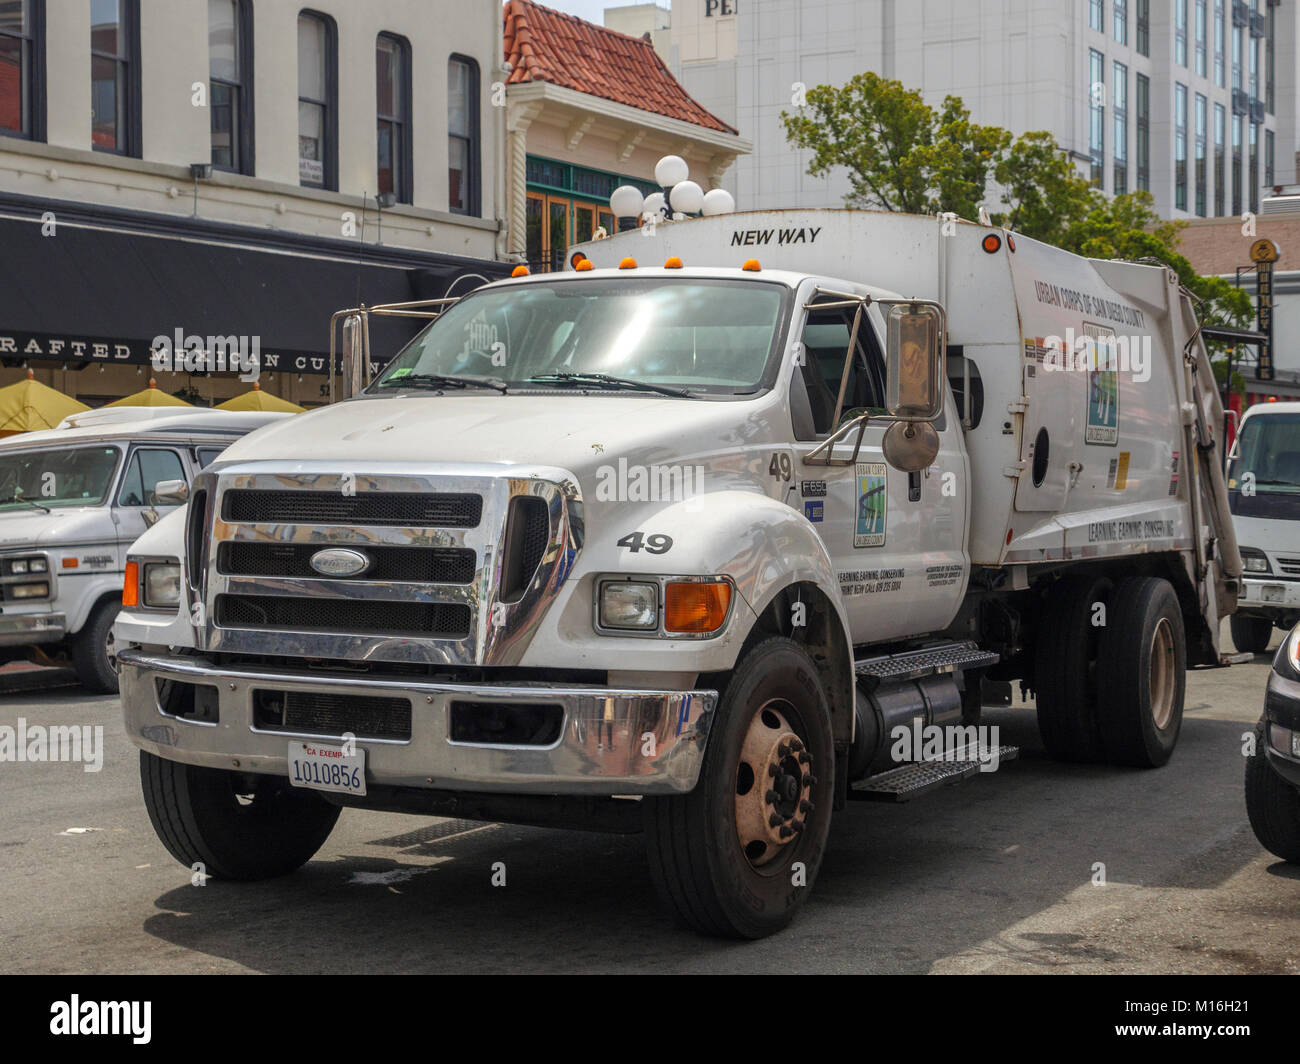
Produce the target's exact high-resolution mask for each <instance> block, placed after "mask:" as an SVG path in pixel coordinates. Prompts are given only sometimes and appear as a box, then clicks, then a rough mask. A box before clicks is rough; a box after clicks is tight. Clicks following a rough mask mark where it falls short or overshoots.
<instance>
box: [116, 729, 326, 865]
mask: <svg viewBox="0 0 1300 1064" xmlns="http://www.w3.org/2000/svg"><path fill="white" fill-rule="evenodd" d="M140 783H141V786H142V788H143V790H144V804H145V808H146V809H148V811H149V819H150V820H151V821H152V822H153V829H154V831H155V832H157V834H158V838H159V839H160V840H161V842H162V844H163V845H164V846H166V847H167V852H168V853H170V854H171V855H172V856H173V857H175V858H176V860H178V861H180V863H181V864H183V865H186V866H188V867H189V868H191V869H194V870H195V871H199V872H202V873H203V874H206V875H210V876H214V877H216V878H217V879H244V880H251V879H270V878H272V877H273V876H282V875H286V874H288V873H289V872H292V871H293V870H294V869H296V868H298V867H299V866H300V865H303V864H306V863H307V861H309V860H311V858H312V857H313V856H314V855H315V853H316V851H317V850H319V849H320V848H321V846H322V845H323V844H324V842H325V840H326V839H327V838H328V837H329V833H330V832H331V831H332V830H333V829H334V823H335V821H337V820H338V818H339V807H338V806H336V805H331V804H330V803H329V802H327V801H325V799H324V798H322V797H320V795H318V794H314V793H313V792H311V791H306V790H303V789H302V788H301V787H294V786H292V785H290V783H289V781H288V780H286V779H283V778H282V777H279V776H264V775H253V774H245V773H241V772H229V771H227V770H225V769H219V768H200V767H199V766H197V765H183V764H181V763H180V762H179V761H167V760H165V759H164V758H161V757H156V756H155V755H153V754H151V753H149V752H148V751H145V750H141V751H140Z"/></svg>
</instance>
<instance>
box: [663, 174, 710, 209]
mask: <svg viewBox="0 0 1300 1064" xmlns="http://www.w3.org/2000/svg"><path fill="white" fill-rule="evenodd" d="M668 200H669V202H670V203H672V205H673V210H675V211H681V212H682V213H684V214H699V212H700V208H701V207H703V206H704V189H702V188H700V186H699V185H697V184H696V183H695V182H694V181H680V182H678V183H677V184H676V185H674V186H673V190H672V192H670V193H669V194H668Z"/></svg>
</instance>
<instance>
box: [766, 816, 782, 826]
mask: <svg viewBox="0 0 1300 1064" xmlns="http://www.w3.org/2000/svg"><path fill="white" fill-rule="evenodd" d="M782 823H784V818H783V817H782V816H781V814H780V813H773V814H772V815H771V816H770V817H768V818H767V826H768V827H770V828H774V827H776V826H778V825H779V824H782Z"/></svg>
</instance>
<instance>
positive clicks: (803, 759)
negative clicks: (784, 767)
mask: <svg viewBox="0 0 1300 1064" xmlns="http://www.w3.org/2000/svg"><path fill="white" fill-rule="evenodd" d="M799 764H801V765H811V764H812V758H811V757H809V756H808V755H807V754H800V755H799Z"/></svg>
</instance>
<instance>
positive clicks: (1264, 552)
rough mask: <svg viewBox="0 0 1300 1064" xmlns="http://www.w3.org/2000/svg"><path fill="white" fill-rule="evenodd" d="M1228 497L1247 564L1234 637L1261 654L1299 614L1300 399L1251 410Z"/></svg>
mask: <svg viewBox="0 0 1300 1064" xmlns="http://www.w3.org/2000/svg"><path fill="white" fill-rule="evenodd" d="M1228 499H1229V502H1230V505H1231V507H1232V520H1233V525H1234V526H1235V528H1236V531H1237V541H1238V543H1239V544H1240V545H1241V547H1240V550H1241V560H1242V566H1243V568H1244V574H1243V578H1242V587H1241V595H1240V598H1239V600H1238V606H1237V612H1236V613H1235V614H1233V616H1232V621H1231V628H1232V641H1233V642H1234V643H1235V644H1236V646H1237V649H1238V650H1242V651H1248V652H1250V653H1252V654H1262V653H1263V652H1264V651H1265V650H1267V649H1268V644H1269V641H1270V639H1272V636H1273V629H1274V628H1275V627H1276V628H1282V629H1284V630H1287V629H1290V628H1292V627H1294V626H1295V624H1296V623H1297V622H1298V621H1300V403H1258V404H1256V405H1255V406H1252V407H1251V408H1250V409H1249V410H1247V411H1246V413H1245V416H1244V417H1243V418H1242V420H1241V425H1240V429H1239V431H1238V433H1237V439H1236V441H1235V443H1234V444H1233V448H1232V453H1231V455H1230V456H1229V464H1228Z"/></svg>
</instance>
